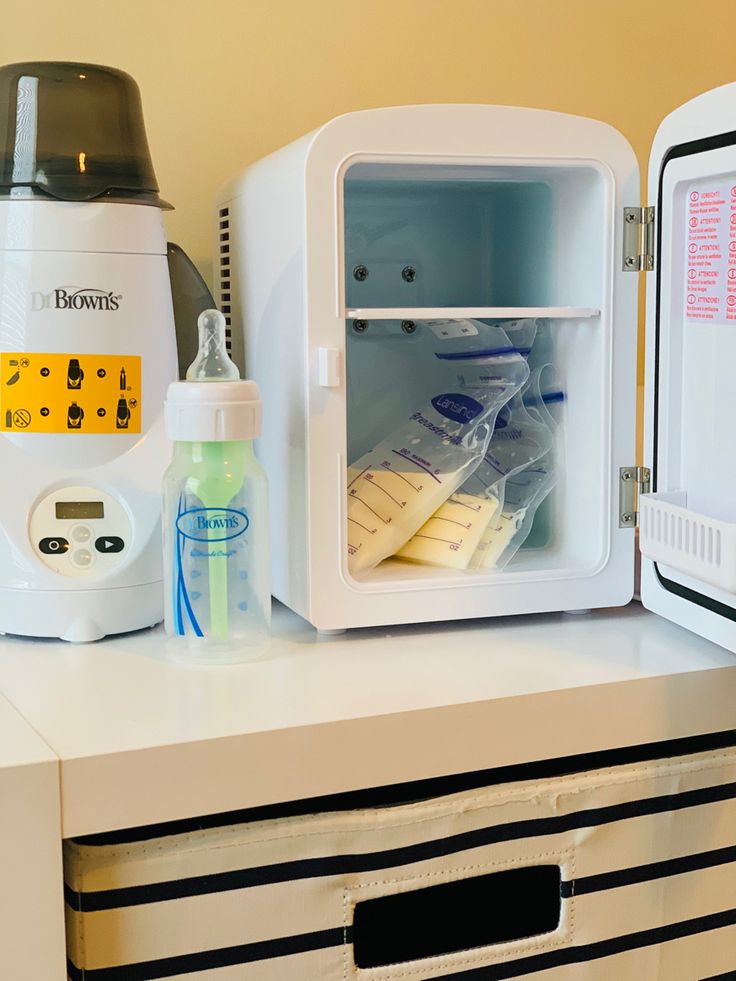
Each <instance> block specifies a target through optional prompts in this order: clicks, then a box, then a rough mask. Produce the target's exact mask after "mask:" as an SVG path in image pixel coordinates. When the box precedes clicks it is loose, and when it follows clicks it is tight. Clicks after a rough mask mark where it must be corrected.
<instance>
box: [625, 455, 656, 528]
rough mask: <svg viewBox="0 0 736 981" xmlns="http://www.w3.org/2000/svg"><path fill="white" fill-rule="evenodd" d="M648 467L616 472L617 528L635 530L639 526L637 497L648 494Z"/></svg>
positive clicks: (649, 472)
mask: <svg viewBox="0 0 736 981" xmlns="http://www.w3.org/2000/svg"><path fill="white" fill-rule="evenodd" d="M651 477H652V474H651V471H650V469H649V467H621V469H620V470H619V472H618V526H619V528H636V526H637V525H638V524H639V495H640V494H648V493H649V487H650V481H651Z"/></svg>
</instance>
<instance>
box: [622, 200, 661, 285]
mask: <svg viewBox="0 0 736 981" xmlns="http://www.w3.org/2000/svg"><path fill="white" fill-rule="evenodd" d="M623 241H624V263H623V269H624V272H641V271H642V270H644V271H645V272H650V271H651V270H652V269H654V208H624V235H623Z"/></svg>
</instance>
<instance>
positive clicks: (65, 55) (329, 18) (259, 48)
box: [0, 0, 736, 277]
mask: <svg viewBox="0 0 736 981" xmlns="http://www.w3.org/2000/svg"><path fill="white" fill-rule="evenodd" d="M2 27H3V30H2V33H0V63H6V62H11V61H21V60H30V59H41V58H43V59H62V60H85V61H93V62H97V63H101V64H109V65H114V66H116V67H119V68H124V69H125V70H126V71H128V72H130V74H132V75H133V77H134V78H135V79H136V80H137V81H138V83H139V85H140V87H141V90H142V94H143V107H144V111H145V118H146V124H147V129H148V135H149V141H150V144H151V150H152V153H153V160H154V165H155V168H156V172H157V175H158V179H159V183H160V186H161V190H162V194H163V196H164V197H165V198H167V199H168V200H169V201H171V202H172V203H173V204H175V205H176V208H177V210H176V211H175V212H174V213H173V214H171V215H170V216H169V217H168V219H167V220H168V224H169V234H170V237H171V238H172V239H174V240H175V241H178V242H179V244H180V245H182V246H183V247H184V248H185V249H186V250H187V251H188V252H189V253H190V255H191V256H192V258H193V259H194V260H195V261H196V262H197V263H198V265H199V266H200V268H202V270H203V271H204V272H205V274H206V275H207V276H208V277H209V275H210V273H211V266H210V261H209V252H210V242H209V235H210V210H211V206H212V201H213V198H214V195H215V193H216V191H217V188H218V187H219V185H220V184H221V183H223V182H224V181H225V180H226V179H227V178H228V177H230V176H231V175H232V174H233V173H234V172H236V171H237V170H239V169H240V168H242V167H243V166H244V165H245V164H247V163H249V162H250V161H252V160H255V159H257V158H258V157H261V156H263V155H264V154H266V153H268V152H270V151H271V150H273V149H275V148H277V147H279V146H281V145H283V144H285V143H288V142H289V141H291V140H292V139H294V138H295V137H297V136H299V135H301V134H302V133H305V132H307V131H308V130H310V129H312V128H314V127H315V126H317V125H318V124H320V123H321V122H323V121H325V120H327V119H329V118H330V117H331V116H334V115H336V114H338V113H342V112H346V111H349V110H352V109H359V108H365V107H371V106H381V105H392V104H393V105H396V104H402V103H415V102H496V103H504V104H511V105H522V106H540V107H544V108H550V109H558V110H562V111H565V112H571V113H578V114H581V115H587V116H594V117H598V118H599V119H604V120H606V121H607V122H609V123H612V124H613V125H614V126H616V127H618V128H619V129H620V130H621V131H622V132H623V133H624V134H625V135H626V136H627V137H628V139H629V140H630V141H631V143H632V144H633V146H634V149H635V150H636V152H637V154H638V156H639V159H640V160H641V161H645V160H646V157H647V154H648V149H649V146H650V143H651V140H652V136H653V134H654V131H655V129H656V127H657V124H658V122H659V120H660V119H661V118H662V117H663V116H664V115H666V113H667V112H669V111H670V110H671V109H672V108H674V107H675V106H677V105H678V104H680V103H681V102H683V101H685V100H687V99H689V98H690V97H692V96H693V95H696V94H697V93H699V92H702V91H704V90H705V89H708V88H711V87H713V86H715V85H719V84H722V83H723V82H727V81H733V80H736V59H735V58H734V54H733V51H734V48H733V41H734V37H736V3H734V2H733V0H710V2H708V3H697V2H694V0H687V2H686V0H526V2H524V0H361V2H356V0H239V2H238V0H215V2H206V0H202V2H199V3H196V2H192V0H177V2H174V0H126V2H108V0H97V2H92V3H88V4H86V5H79V4H74V3H70V2H66V3H60V2H59V0H33V2H19V0H5V2H4V3H3V5H2Z"/></svg>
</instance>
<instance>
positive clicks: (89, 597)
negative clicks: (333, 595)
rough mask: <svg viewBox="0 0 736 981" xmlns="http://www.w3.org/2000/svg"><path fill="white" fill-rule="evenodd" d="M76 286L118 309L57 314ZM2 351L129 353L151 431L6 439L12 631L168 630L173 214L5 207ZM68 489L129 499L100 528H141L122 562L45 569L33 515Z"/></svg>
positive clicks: (3, 605)
mask: <svg viewBox="0 0 736 981" xmlns="http://www.w3.org/2000/svg"><path fill="white" fill-rule="evenodd" d="M70 285H74V286H77V287H92V288H97V289H104V290H105V291H113V292H114V293H115V295H116V296H119V297H120V299H119V304H118V308H117V309H115V310H112V309H108V310H90V309H81V310H69V309H60V310H57V309H55V306H54V302H53V291H54V290H55V289H56V288H57V287H60V286H70ZM34 297H35V302H34ZM39 297H41V298H43V297H51V299H50V300H49V302H48V303H45V302H40V301H39V299H38V298H39ZM0 351H6V352H7V351H11V352H15V351H26V352H34V351H35V352H45V353H57V352H58V353H65V354H70V355H71V354H77V353H78V354H118V355H121V354H126V355H133V356H139V357H140V358H141V365H142V376H141V411H142V416H141V431H140V433H133V432H130V433H128V432H115V433H112V434H109V435H107V434H105V435H97V434H86V433H61V434H53V435H47V434H43V433H33V432H13V433H2V434H0V469H1V470H2V474H3V479H2V481H1V482H0V632H3V633H15V634H25V635H29V636H36V637H63V638H66V639H69V640H95V639H97V638H99V637H102V636H104V635H106V634H111V633H120V632H123V631H128V630H136V629H139V628H141V627H146V626H150V625H151V624H154V623H157V622H158V621H160V620H161V619H162V616H163V596H162V587H161V575H162V568H161V525H160V511H161V505H160V486H161V477H162V474H163V471H164V469H165V467H166V465H167V462H168V459H169V456H170V450H169V443H168V441H167V439H166V437H165V434H164V428H163V402H164V396H165V393H166V388H167V386H168V384H169V382H170V381H172V380H173V379H174V378H175V377H176V374H177V359H176V338H175V331H174V319H173V308H172V299H171V288H170V284H169V274H168V266H167V259H166V239H165V235H164V230H163V222H162V216H161V212H160V210H159V209H157V208H153V207H148V206H142V205H133V204H108V203H99V202H94V203H82V204H70V203H62V202H53V201H46V200H39V199H31V200H17V201H16V200H5V201H0ZM60 488H70V489H72V490H73V489H74V488H86V489H87V490H88V492H89V494H90V498H89V499H94V497H95V494H94V492H95V490H99V491H100V497H103V498H105V499H107V496H108V495H109V497H111V498H113V499H114V500H115V501H116V502H117V503H118V504H119V506H120V508H121V509H122V513H124V515H125V517H126V520H123V519H122V518H121V517H120V510H119V509H118V508H108V513H109V514H110V515H111V520H112V521H113V524H114V525H115V527H114V528H113V527H112V525H111V526H110V527H109V528H108V526H107V524H106V522H105V520H104V519H102V520H96V521H93V522H90V525H92V526H94V535H95V537H102V536H105V535H114V534H119V530H120V528H125V527H126V524H127V527H129V528H130V533H129V534H128V535H127V537H126V539H125V549H124V551H123V552H121V553H120V555H119V561H118V559H116V560H115V561H113V562H108V561H102V560H101V561H95V562H94V564H93V565H92V566H91V567H90V568H89V569H88V570H87V571H85V574H84V575H83V576H76V577H75V576H69V575H63V574H60V573H59V572H57V571H56V570H55V569H54V568H52V567H51V565H49V564H47V563H46V562H44V561H42V560H41V558H40V557H39V555H38V554H37V550H36V546H37V543H36V542H35V541H34V542H32V541H31V522H32V518H33V516H34V512H35V508H36V505H37V504H39V503H41V502H43V501H44V499H46V498H47V497H48V495H49V493H51V492H52V491H57V490H59V489H60ZM79 496H80V495H79V493H78V492H77V496H76V497H74V495H73V494H72V497H73V499H74V500H77V499H79ZM44 513H46V512H44ZM49 520H51V519H50V518H49V516H48V515H47V517H46V518H45V519H44V521H45V524H44V528H46V527H47V525H48V521H49ZM57 524H59V525H60V526H61V525H64V522H61V523H58V522H57ZM66 524H68V522H67V523H66ZM61 533H62V532H61V531H59V530H57V534H61Z"/></svg>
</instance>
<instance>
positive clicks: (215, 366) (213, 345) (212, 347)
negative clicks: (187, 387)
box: [187, 310, 240, 382]
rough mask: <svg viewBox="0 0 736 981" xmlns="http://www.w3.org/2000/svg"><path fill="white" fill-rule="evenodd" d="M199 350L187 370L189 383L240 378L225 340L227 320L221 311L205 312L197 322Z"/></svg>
mask: <svg viewBox="0 0 736 981" xmlns="http://www.w3.org/2000/svg"><path fill="white" fill-rule="evenodd" d="M197 329H198V331H199V350H198V351H197V357H196V358H195V359H194V361H192V363H191V364H190V365H189V367H188V368H187V381H200V382H218V381H235V380H237V379H238V378H240V372H239V371H238V366H237V365H236V364H234V363H233V362H232V361H231V360H230V355H229V354H228V353H227V340H226V338H225V318H224V316H223V315H222V314H221V313H220V311H219V310H205V311H204V312H203V313H200V315H199V319H198V320H197Z"/></svg>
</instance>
